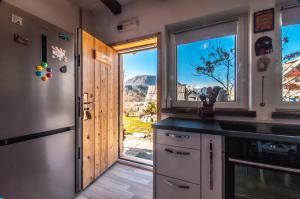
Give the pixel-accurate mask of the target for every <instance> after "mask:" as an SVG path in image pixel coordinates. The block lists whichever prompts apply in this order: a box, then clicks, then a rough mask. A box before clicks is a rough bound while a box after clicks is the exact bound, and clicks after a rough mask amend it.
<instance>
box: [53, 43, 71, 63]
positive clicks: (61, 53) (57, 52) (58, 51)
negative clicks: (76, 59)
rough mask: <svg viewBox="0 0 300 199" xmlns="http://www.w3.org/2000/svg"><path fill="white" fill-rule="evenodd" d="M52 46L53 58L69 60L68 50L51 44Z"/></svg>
mask: <svg viewBox="0 0 300 199" xmlns="http://www.w3.org/2000/svg"><path fill="white" fill-rule="evenodd" d="M51 48H52V58H53V59H58V60H59V61H64V62H68V57H67V56H66V50H64V49H62V48H59V47H58V46H51Z"/></svg>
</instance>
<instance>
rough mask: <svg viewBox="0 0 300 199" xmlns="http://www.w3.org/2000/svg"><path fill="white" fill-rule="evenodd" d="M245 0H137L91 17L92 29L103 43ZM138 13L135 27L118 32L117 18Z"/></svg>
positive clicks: (242, 4)
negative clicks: (115, 9)
mask: <svg viewBox="0 0 300 199" xmlns="http://www.w3.org/2000/svg"><path fill="white" fill-rule="evenodd" d="M248 5H249V3H248V0H209V1H208V0H138V1H136V2H135V3H132V4H129V5H127V6H124V7H123V12H122V14H120V15H117V16H114V15H113V14H112V13H111V12H109V11H105V12H103V13H101V14H100V15H97V16H95V18H94V32H95V34H96V36H98V37H99V38H101V39H102V40H103V41H105V42H106V43H114V42H118V41H122V40H127V39H131V38H136V37H139V36H144V35H147V34H151V33H157V32H164V28H165V25H167V24H172V23H176V22H181V21H185V20H188V19H193V18H199V17H201V16H206V15H209V14H213V13H218V12H222V11H226V10H231V9H234V8H241V7H243V8H244V7H246V6H248ZM135 16H137V17H138V18H139V22H140V26H139V28H138V29H137V30H134V31H129V32H124V33H119V32H118V31H117V29H116V26H117V24H118V22H119V21H121V20H124V19H128V18H131V17H135Z"/></svg>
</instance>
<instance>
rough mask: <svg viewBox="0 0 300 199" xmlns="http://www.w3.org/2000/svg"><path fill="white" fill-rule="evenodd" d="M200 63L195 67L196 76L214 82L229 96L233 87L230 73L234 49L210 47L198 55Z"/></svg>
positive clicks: (232, 68)
mask: <svg viewBox="0 0 300 199" xmlns="http://www.w3.org/2000/svg"><path fill="white" fill-rule="evenodd" d="M204 54H205V55H204ZM200 61H201V63H202V64H201V65H198V66H196V73H197V75H199V76H206V77H208V78H210V79H212V80H214V81H215V82H217V83H218V84H219V85H220V86H221V87H222V88H223V89H224V90H225V91H227V94H229V95H230V94H231V93H232V89H233V87H234V78H233V77H232V74H231V72H234V64H235V49H229V50H227V49H225V48H224V47H222V46H221V45H215V46H212V47H210V48H209V49H207V50H206V52H204V53H203V54H202V55H200Z"/></svg>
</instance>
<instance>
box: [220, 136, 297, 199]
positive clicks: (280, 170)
mask: <svg viewBox="0 0 300 199" xmlns="http://www.w3.org/2000/svg"><path fill="white" fill-rule="evenodd" d="M225 150H226V174H225V175H226V176H225V178H226V185H225V186H226V199H300V145H299V144H297V143H288V142H277V141H266V140H256V139H244V138H226V149H225Z"/></svg>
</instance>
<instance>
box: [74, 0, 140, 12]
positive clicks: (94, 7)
mask: <svg viewBox="0 0 300 199" xmlns="http://www.w3.org/2000/svg"><path fill="white" fill-rule="evenodd" d="M71 1H72V2H74V3H75V4H77V5H78V6H79V7H81V8H82V9H84V10H89V11H92V12H93V13H97V12H100V11H103V10H105V9H108V8H107V7H106V6H105V5H104V4H103V3H102V2H101V0H71ZM134 1H137V0H118V2H119V3H120V4H121V5H122V6H124V5H126V4H129V3H132V2H134Z"/></svg>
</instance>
